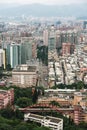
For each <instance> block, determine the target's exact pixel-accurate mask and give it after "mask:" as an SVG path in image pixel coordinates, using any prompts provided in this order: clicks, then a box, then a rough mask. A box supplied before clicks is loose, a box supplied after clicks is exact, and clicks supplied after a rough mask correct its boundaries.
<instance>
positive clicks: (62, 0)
mask: <svg viewBox="0 0 87 130" xmlns="http://www.w3.org/2000/svg"><path fill="white" fill-rule="evenodd" d="M85 2H87V0H0V3H17V4H31V3H43V4H72V3H85Z"/></svg>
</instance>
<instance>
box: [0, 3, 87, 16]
mask: <svg viewBox="0 0 87 130" xmlns="http://www.w3.org/2000/svg"><path fill="white" fill-rule="evenodd" d="M22 14H24V15H28V16H29V15H32V16H38V17H42V16H44V17H51V16H76V17H83V16H87V3H86V4H72V5H43V4H29V5H20V6H19V5H14V6H12V5H11V6H10V5H9V6H6V5H3V6H2V5H0V15H3V16H20V15H22Z"/></svg>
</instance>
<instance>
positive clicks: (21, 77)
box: [12, 65, 37, 88]
mask: <svg viewBox="0 0 87 130" xmlns="http://www.w3.org/2000/svg"><path fill="white" fill-rule="evenodd" d="M12 81H13V84H14V85H16V86H19V87H23V88H24V87H32V86H36V84H37V69H36V66H28V65H20V66H17V67H16V68H15V69H14V70H13V71H12Z"/></svg>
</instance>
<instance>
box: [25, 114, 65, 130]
mask: <svg viewBox="0 0 87 130" xmlns="http://www.w3.org/2000/svg"><path fill="white" fill-rule="evenodd" d="M24 120H25V121H28V120H30V121H34V122H37V123H40V124H41V126H46V127H49V128H51V129H52V130H63V119H61V118H56V117H51V116H40V115H36V114H31V113H28V114H25V115H24Z"/></svg>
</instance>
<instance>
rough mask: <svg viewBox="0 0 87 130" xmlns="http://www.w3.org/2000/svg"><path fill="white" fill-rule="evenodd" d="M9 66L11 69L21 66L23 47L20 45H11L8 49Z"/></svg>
mask: <svg viewBox="0 0 87 130" xmlns="http://www.w3.org/2000/svg"><path fill="white" fill-rule="evenodd" d="M6 55H7V64H10V65H11V68H14V67H16V66H17V65H19V64H21V45H20V44H15V43H13V44H9V45H7V49H6Z"/></svg>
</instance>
